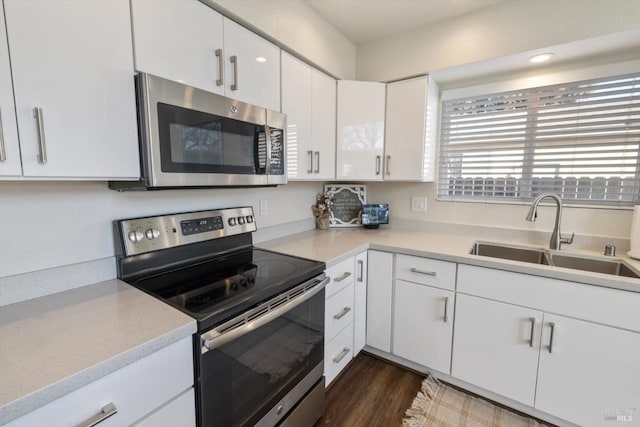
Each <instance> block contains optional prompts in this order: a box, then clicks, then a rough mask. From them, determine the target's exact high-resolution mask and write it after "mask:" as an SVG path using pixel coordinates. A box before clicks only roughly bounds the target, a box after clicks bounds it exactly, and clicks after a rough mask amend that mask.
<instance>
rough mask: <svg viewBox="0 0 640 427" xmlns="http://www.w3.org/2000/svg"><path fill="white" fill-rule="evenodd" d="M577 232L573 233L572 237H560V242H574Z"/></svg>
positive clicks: (568, 243)
mask: <svg viewBox="0 0 640 427" xmlns="http://www.w3.org/2000/svg"><path fill="white" fill-rule="evenodd" d="M575 235H576V233H571V237H569V238H567V237H562V236H561V237H560V243H564V244H566V245H570V244H572V243H573V238H574V237H575Z"/></svg>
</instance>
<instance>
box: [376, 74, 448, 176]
mask: <svg viewBox="0 0 640 427" xmlns="http://www.w3.org/2000/svg"><path fill="white" fill-rule="evenodd" d="M437 90H438V89H437V85H436V84H435V83H434V82H433V80H432V79H431V80H430V79H429V78H428V77H427V76H423V77H418V78H415V79H410V80H403V81H399V82H395V83H389V84H388V85H387V105H386V126H385V132H386V133H385V142H384V154H385V157H384V180H385V181H433V172H434V165H433V162H434V147H435V133H434V130H435V126H434V125H435V123H434V122H433V121H434V120H435V119H436V117H434V114H435V108H434V107H435V106H436V105H437ZM429 95H431V97H430V96H429ZM433 95H435V103H434V102H433Z"/></svg>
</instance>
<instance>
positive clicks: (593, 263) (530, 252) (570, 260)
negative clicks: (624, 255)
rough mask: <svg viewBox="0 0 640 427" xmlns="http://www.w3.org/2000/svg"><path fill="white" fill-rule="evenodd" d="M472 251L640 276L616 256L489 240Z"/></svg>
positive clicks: (560, 265)
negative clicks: (606, 257) (598, 255)
mask: <svg viewBox="0 0 640 427" xmlns="http://www.w3.org/2000/svg"><path fill="white" fill-rule="evenodd" d="M470 253H471V254H472V255H480V256H487V257H492V258H501V259H507V260H511V261H521V262H528V263H532V264H541V265H551V266H555V267H562V268H570V269H573V270H581V271H591V272H594V273H603V274H611V275H614V276H623V277H633V278H636V279H637V278H640V272H638V271H637V270H636V269H634V268H632V267H630V266H629V265H628V264H626V263H625V262H624V261H623V260H620V259H616V258H614V259H604V258H601V257H589V256H580V255H573V254H566V253H561V252H556V251H549V250H546V249H536V248H525V247H521V246H511V245H505V244H501V243H488V242H476V243H474V244H473V247H472V248H471V251H470Z"/></svg>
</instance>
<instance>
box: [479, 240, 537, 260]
mask: <svg viewBox="0 0 640 427" xmlns="http://www.w3.org/2000/svg"><path fill="white" fill-rule="evenodd" d="M471 254H472V255H482V256H488V257H492V258H501V259H508V260H511V261H522V262H530V263H533V264H546V265H549V259H548V254H547V252H546V251H544V250H542V249H533V248H522V247H517V246H507V245H502V244H499V243H484V242H476V243H474V244H473V247H472V248H471Z"/></svg>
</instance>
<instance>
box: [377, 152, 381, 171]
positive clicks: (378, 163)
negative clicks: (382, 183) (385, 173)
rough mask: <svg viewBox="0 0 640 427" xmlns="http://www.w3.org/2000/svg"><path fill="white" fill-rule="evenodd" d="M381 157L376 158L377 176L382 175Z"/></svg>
mask: <svg viewBox="0 0 640 427" xmlns="http://www.w3.org/2000/svg"><path fill="white" fill-rule="evenodd" d="M380 161H381V158H380V156H376V175H380Z"/></svg>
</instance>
